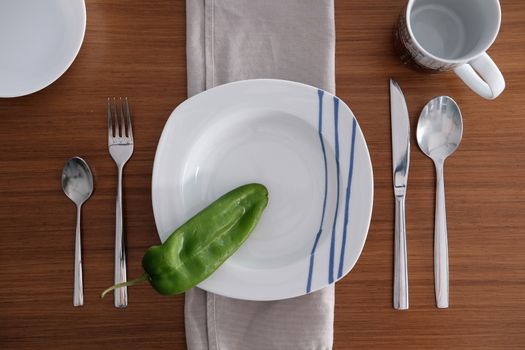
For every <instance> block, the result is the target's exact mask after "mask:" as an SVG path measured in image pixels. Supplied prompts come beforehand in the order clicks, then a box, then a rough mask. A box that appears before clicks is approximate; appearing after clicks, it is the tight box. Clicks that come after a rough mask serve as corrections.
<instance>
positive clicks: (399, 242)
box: [390, 79, 410, 310]
mask: <svg viewBox="0 0 525 350" xmlns="http://www.w3.org/2000/svg"><path fill="white" fill-rule="evenodd" d="M390 122H391V128H392V178H393V186H394V195H395V232H394V295H393V304H394V305H393V306H394V309H397V310H406V309H408V265H407V243H406V215H405V197H406V189H407V182H408V166H409V162H410V119H409V116H408V108H407V104H406V101H405V97H404V95H403V92H402V91H401V88H400V87H399V85H398V84H397V83H396V82H395V81H394V80H393V79H390Z"/></svg>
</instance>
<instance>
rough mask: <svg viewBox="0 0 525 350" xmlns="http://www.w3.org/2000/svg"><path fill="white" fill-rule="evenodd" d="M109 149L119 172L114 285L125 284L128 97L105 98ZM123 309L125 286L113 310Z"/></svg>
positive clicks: (129, 151) (130, 149) (117, 291)
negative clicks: (125, 183) (115, 308)
mask: <svg viewBox="0 0 525 350" xmlns="http://www.w3.org/2000/svg"><path fill="white" fill-rule="evenodd" d="M117 105H119V106H117ZM119 119H120V120H119ZM124 119H125V121H124ZM113 124H114V125H113ZM113 126H114V127H113ZM108 148H109V154H111V157H112V158H113V160H114V161H115V163H116V164H117V169H118V185H117V207H116V218H117V220H116V225H115V226H116V227H115V284H117V283H123V282H126V246H125V242H124V233H123V220H122V217H123V215H122V171H123V169H124V165H125V164H126V162H127V161H128V160H129V159H130V158H131V155H132V154H133V131H132V129H131V113H130V112H129V104H128V98H127V97H125V98H124V99H122V97H119V99H118V100H117V99H116V98H115V97H113V99H111V98H108ZM126 306H128V289H127V287H121V288H117V289H115V307H118V308H124V307H126Z"/></svg>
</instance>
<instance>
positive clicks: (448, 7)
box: [395, 0, 505, 99]
mask: <svg viewBox="0 0 525 350" xmlns="http://www.w3.org/2000/svg"><path fill="white" fill-rule="evenodd" d="M500 23H501V8H500V3H499V1H498V0H409V1H408V4H407V6H406V7H405V9H404V10H403V11H402V13H401V16H400V18H399V23H398V26H397V29H396V32H395V33H396V48H397V50H398V51H399V53H400V55H401V59H402V60H403V61H404V62H405V63H411V64H413V65H416V66H418V67H421V68H425V69H428V70H435V71H446V70H454V72H455V73H456V74H457V75H458V76H459V77H460V78H461V79H462V80H463V82H465V84H467V86H468V87H470V88H471V89H472V90H474V92H476V93H477V94H479V95H480V96H482V97H484V98H486V99H494V98H496V97H498V95H499V94H501V92H502V91H503V90H504V89H505V79H504V78H503V75H502V74H501V72H500V70H499V68H498V66H496V64H495V63H494V61H492V59H491V58H490V57H489V56H488V55H487V53H486V51H487V50H488V48H489V47H490V46H491V45H492V43H493V42H494V40H496V36H497V35H498V32H499V28H500Z"/></svg>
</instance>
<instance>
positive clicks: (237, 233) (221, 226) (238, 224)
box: [102, 183, 268, 297]
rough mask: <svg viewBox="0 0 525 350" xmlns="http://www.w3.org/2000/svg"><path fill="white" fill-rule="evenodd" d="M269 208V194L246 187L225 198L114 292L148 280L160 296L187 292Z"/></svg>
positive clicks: (147, 257) (153, 251)
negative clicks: (140, 271)
mask: <svg viewBox="0 0 525 350" xmlns="http://www.w3.org/2000/svg"><path fill="white" fill-rule="evenodd" d="M267 204H268V190H267V189H266V187H264V186H263V185H260V184H255V183H254V184H248V185H244V186H240V187H237V188H236V189H234V190H232V191H230V192H228V193H226V194H225V195H223V196H222V197H220V198H219V199H217V200H216V201H215V202H213V203H211V204H210V205H209V206H208V207H206V208H205V209H203V210H202V211H201V212H199V213H198V214H197V215H195V216H194V217H192V218H191V219H189V220H188V221H187V222H186V223H184V224H183V225H182V226H180V227H179V228H178V229H176V230H175V231H174V232H173V233H172V234H171V235H170V237H169V238H168V239H167V240H166V241H165V242H164V243H163V244H161V245H155V246H152V247H150V248H149V249H148V250H147V251H146V253H145V254H144V257H143V258H142V267H143V268H144V272H145V273H144V275H142V276H140V277H139V278H137V279H134V280H131V281H128V282H124V283H119V284H116V285H114V286H112V287H110V288H108V289H106V290H105V291H104V292H103V293H102V297H104V296H105V295H106V294H107V293H108V292H110V291H112V290H114V289H115V288H120V287H124V286H132V285H135V284H138V283H141V282H144V281H149V282H150V284H151V285H152V286H153V288H154V289H155V290H156V291H157V292H159V293H160V294H163V295H173V294H178V293H182V292H185V291H187V290H188V289H190V288H192V287H194V286H196V285H197V284H199V283H200V282H202V281H204V280H205V279H206V278H208V277H209V276H210V275H211V274H212V273H213V272H214V271H215V270H217V269H218V268H219V266H221V265H222V263H224V262H225V261H226V259H228V258H229V257H230V256H232V255H233V253H235V251H237V249H239V247H240V246H241V245H242V244H243V243H244V241H245V240H246V239H247V238H248V236H249V235H250V233H251V232H252V231H253V229H254V228H255V225H256V224H257V222H258V221H259V218H260V217H261V214H262V212H263V210H264V208H266V205H267Z"/></svg>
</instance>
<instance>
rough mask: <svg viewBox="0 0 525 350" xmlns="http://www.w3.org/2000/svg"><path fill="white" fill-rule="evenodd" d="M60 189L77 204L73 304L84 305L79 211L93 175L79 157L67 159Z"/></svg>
mask: <svg viewBox="0 0 525 350" xmlns="http://www.w3.org/2000/svg"><path fill="white" fill-rule="evenodd" d="M62 189H63V190H64V193H65V194H66V196H68V197H69V199H71V200H72V201H73V202H74V203H75V204H76V206H77V231H76V236H75V280H74V289H73V305H74V306H82V305H84V290H83V287H82V252H81V244H80V212H81V208H82V204H84V202H85V201H86V200H87V199H88V198H89V197H90V196H91V193H92V192H93V175H92V174H91V170H90V169H89V166H88V165H87V163H86V162H85V161H84V159H82V158H80V157H73V158H71V159H69V160H68V161H67V163H66V165H64V170H63V171H62Z"/></svg>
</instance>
